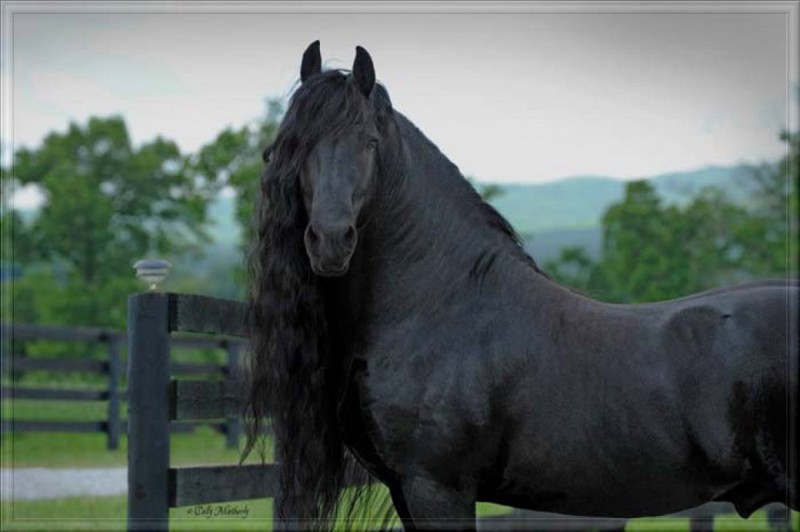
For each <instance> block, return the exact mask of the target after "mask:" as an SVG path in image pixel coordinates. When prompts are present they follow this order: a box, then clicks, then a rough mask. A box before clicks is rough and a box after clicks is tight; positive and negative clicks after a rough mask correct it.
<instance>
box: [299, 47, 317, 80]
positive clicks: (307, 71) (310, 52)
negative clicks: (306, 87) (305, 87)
mask: <svg viewBox="0 0 800 532" xmlns="http://www.w3.org/2000/svg"><path fill="white" fill-rule="evenodd" d="M320 72H322V56H320V55H319V41H314V42H312V43H311V44H309V45H308V48H306V51H305V52H303V63H302V64H301V65H300V81H301V82H303V83H305V82H306V80H307V79H308V78H310V77H311V76H314V75H316V74H319V73H320Z"/></svg>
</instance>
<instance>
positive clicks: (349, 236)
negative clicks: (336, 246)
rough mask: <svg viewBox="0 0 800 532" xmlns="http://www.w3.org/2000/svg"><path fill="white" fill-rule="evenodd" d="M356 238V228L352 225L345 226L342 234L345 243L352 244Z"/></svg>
mask: <svg viewBox="0 0 800 532" xmlns="http://www.w3.org/2000/svg"><path fill="white" fill-rule="evenodd" d="M355 240H356V228H355V227H353V226H352V225H351V226H350V227H348V228H347V232H346V233H345V234H344V241H345V243H347V245H352V244H353V242H355Z"/></svg>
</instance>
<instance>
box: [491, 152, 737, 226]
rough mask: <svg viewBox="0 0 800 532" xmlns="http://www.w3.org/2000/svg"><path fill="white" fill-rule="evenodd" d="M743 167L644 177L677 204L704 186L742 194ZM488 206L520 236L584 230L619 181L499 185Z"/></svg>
mask: <svg viewBox="0 0 800 532" xmlns="http://www.w3.org/2000/svg"><path fill="white" fill-rule="evenodd" d="M746 173H747V167H746V166H731V167H718V166H710V167H706V168H701V169H699V170H694V171H691V172H676V173H669V174H662V175H657V176H653V177H650V178H646V179H647V180H648V181H650V182H651V183H653V184H654V185H655V187H656V190H657V191H658V193H659V194H660V195H661V197H662V198H664V200H665V201H666V202H667V203H677V204H681V203H684V202H685V201H687V200H688V199H689V198H691V197H692V196H693V195H694V194H696V193H697V192H698V191H699V190H700V189H702V188H703V187H706V186H720V187H723V188H724V189H725V190H726V191H728V192H729V193H731V194H732V197H733V199H735V200H738V201H742V200H743V199H744V198H745V194H744V191H743V187H742V186H741V185H740V184H739V181H740V180H741V179H742V177H743V176H744V175H745V174H746ZM501 189H502V194H500V195H499V196H497V197H496V198H495V199H493V200H492V202H491V203H492V205H494V207H495V208H496V209H497V210H498V211H499V212H500V213H501V214H502V215H503V216H505V217H506V218H507V219H508V221H509V222H511V225H513V226H514V228H515V229H516V230H517V232H518V233H520V234H522V235H529V234H531V233H534V234H535V233H537V232H540V231H552V230H554V229H566V228H569V229H578V228H581V229H587V228H590V227H596V226H599V225H600V221H601V219H602V216H603V213H604V212H605V210H606V209H607V208H608V206H609V205H611V204H612V203H614V202H617V201H620V200H621V199H622V198H623V195H624V192H625V181H622V180H620V179H615V178H612V177H605V176H580V177H570V178H567V179H560V180H558V181H553V182H551V183H541V184H530V185H502V186H501Z"/></svg>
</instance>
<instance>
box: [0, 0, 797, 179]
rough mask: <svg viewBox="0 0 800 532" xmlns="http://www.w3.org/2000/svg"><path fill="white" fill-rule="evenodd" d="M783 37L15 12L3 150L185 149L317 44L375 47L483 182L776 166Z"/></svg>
mask: <svg viewBox="0 0 800 532" xmlns="http://www.w3.org/2000/svg"><path fill="white" fill-rule="evenodd" d="M99 5H102V4H99ZM176 6H177V7H176V8H175V10H176V11H177V10H179V9H180V5H179V4H176ZM98 11H100V10H98ZM787 38H788V37H787V26H786V18H785V16H784V15H781V14H747V15H744V14H739V15H725V14H713V15H711V14H707V15H702V14H693V15H688V14H687V15H681V14H594V15H592V14H560V15H559V14H513V15H502V14H480V15H466V14H444V15H431V14H421V15H411V14H405V15H398V14H391V15H378V14H370V15H352V14H349V15H348V14H338V15H337V14H328V15H309V14H295V15H290V14H266V13H261V14H258V13H256V14H224V13H205V14H199V13H198V14H189V13H186V14H157V13H150V14H80V13H71V14H45V13H36V14H20V13H16V14H14V17H13V31H12V34H11V41H12V43H11V44H12V45H13V69H11V68H10V65H9V64H8V61H4V62H3V64H2V65H0V67H2V76H4V77H8V79H9V80H10V82H11V85H12V86H13V95H12V96H13V99H12V106H13V138H12V139H9V138H4V139H3V143H4V146H5V147H8V146H9V144H10V143H11V142H12V140H13V148H14V149H16V148H19V147H20V146H29V147H34V146H37V145H38V144H39V143H40V142H41V140H42V138H43V137H44V135H45V134H46V133H47V132H49V131H51V130H60V131H63V130H65V129H66V126H67V124H68V122H69V121H71V120H72V121H78V122H81V123H83V122H85V121H86V120H87V118H88V117H89V116H92V115H100V116H108V115H111V114H117V113H118V114H121V115H123V116H124V117H125V120H126V122H127V124H128V127H129V129H130V132H131V135H132V138H133V140H134V142H135V143H141V142H144V141H148V140H150V139H152V138H154V137H155V136H156V135H163V136H165V137H167V138H170V139H173V140H175V141H176V142H177V143H178V144H179V146H180V147H181V149H182V150H183V151H184V152H191V151H193V150H196V149H197V148H198V147H200V146H201V145H203V144H204V143H206V142H209V141H210V140H212V139H213V138H214V137H215V136H216V134H217V133H218V132H219V131H220V130H222V129H223V128H224V127H226V126H238V125H241V124H244V123H246V122H248V121H250V120H252V119H254V118H256V117H257V116H259V114H260V113H262V111H263V109H264V101H265V99H266V98H273V97H279V98H284V99H285V98H286V97H287V96H288V95H289V94H290V91H291V89H292V87H293V86H294V83H295V81H296V79H297V76H298V73H299V64H300V57H301V54H302V52H303V50H304V49H305V47H306V46H307V45H308V44H309V43H310V42H311V41H313V40H315V39H320V40H321V41H322V55H323V61H324V64H325V65H327V66H329V67H346V68H349V67H350V65H351V64H352V60H353V57H354V48H355V45H357V44H358V45H362V46H364V47H365V48H367V49H368V50H369V51H370V53H371V54H372V57H373V60H374V62H375V67H376V73H377V76H378V79H379V80H380V81H381V82H382V83H383V84H384V85H385V86H386V87H387V89H388V90H389V94H390V95H391V97H392V101H393V103H394V106H395V107H396V108H397V109H399V110H400V111H401V112H403V113H404V114H405V115H406V116H407V117H409V118H410V119H411V120H412V121H413V122H415V123H416V124H417V125H418V126H419V127H420V128H421V129H422V131H423V132H425V133H426V134H427V135H428V137H429V138H431V139H432V140H433V141H434V142H435V143H436V144H437V145H438V146H439V147H440V148H441V149H442V151H443V152H444V153H445V154H446V155H447V156H448V157H449V158H450V159H451V160H452V161H453V162H455V163H456V164H457V165H458V166H459V167H460V168H461V170H462V172H464V173H465V174H466V175H470V176H474V177H476V178H477V179H479V180H481V181H485V182H538V181H549V180H553V179H558V178H562V177H566V176H573V175H586V174H592V175H608V176H613V177H620V178H626V179H629V178H635V177H641V176H647V175H653V174H657V173H662V172H668V171H676V170H687V169H693V168H697V167H700V166H704V165H712V164H714V165H728V164H734V163H737V162H755V161H761V160H774V159H777V158H779V157H780V156H782V155H783V153H784V147H783V145H782V143H780V142H779V141H778V139H777V136H778V133H779V131H780V130H781V128H784V127H786V125H787V113H788V98H789V95H790V93H791V89H790V85H791V83H792V80H789V79H788V75H789V74H788V71H787ZM3 39H4V42H3V44H4V45H5V44H6V43H7V42H8V35H6V34H4V35H3ZM4 151H6V150H4Z"/></svg>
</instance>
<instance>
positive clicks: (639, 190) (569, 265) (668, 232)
mask: <svg viewBox="0 0 800 532" xmlns="http://www.w3.org/2000/svg"><path fill="white" fill-rule="evenodd" d="M781 138H782V139H783V140H784V141H786V143H787V155H786V156H785V157H784V158H783V160H782V161H781V162H780V164H778V165H777V166H775V165H768V164H764V165H760V166H757V167H753V169H752V171H751V174H750V176H749V177H748V179H747V181H746V182H745V183H743V185H744V186H747V187H748V188H749V190H750V202H749V203H748V204H747V205H740V204H737V203H734V202H733V201H731V200H730V199H728V197H727V196H726V194H725V192H724V191H723V190H720V189H716V188H706V189H703V190H702V191H701V192H700V193H699V194H697V195H696V196H695V197H694V198H692V200H691V201H690V202H689V203H688V204H687V205H686V206H684V207H678V206H675V205H664V204H663V202H662V200H661V198H660V197H659V196H658V194H657V193H656V191H655V189H654V188H653V186H652V185H651V184H650V183H648V182H647V181H634V182H631V183H628V184H627V185H626V188H625V196H624V198H623V199H622V201H620V202H618V203H616V204H613V205H611V206H610V207H609V208H608V209H607V210H606V212H605V215H604V216H603V220H602V224H603V247H602V257H601V258H600V259H599V260H598V261H597V262H594V261H592V260H591V259H590V258H589V257H588V256H587V254H586V253H585V252H584V251H583V250H582V249H580V248H567V249H564V250H562V252H561V256H560V257H559V259H558V260H557V261H554V262H551V263H549V264H547V265H546V266H547V268H548V269H549V270H550V271H551V272H552V273H553V275H554V277H556V278H557V279H559V280H561V281H562V282H564V283H566V284H568V285H570V286H573V287H575V288H577V289H579V290H582V291H585V292H587V293H589V294H591V295H593V296H595V297H598V298H600V299H604V300H608V301H617V302H644V301H658V300H664V299H671V298H675V297H680V296H682V295H686V294H690V293H694V292H698V291H701V290H705V289H708V288H712V287H715V286H721V285H725V284H731V283H735V282H739V281H743V280H746V279H751V278H756V277H781V276H785V275H787V274H788V273H790V272H796V269H795V268H796V265H797V247H796V246H795V245H792V242H795V241H796V239H797V218H796V213H797V193H796V191H797V190H798V147H800V143H799V142H798V136H797V135H789V134H784V135H782V137H781ZM792 187H794V188H792ZM792 190H794V191H795V193H794V194H792ZM790 251H791V257H793V258H792V259H791V260H790ZM793 265H794V266H793Z"/></svg>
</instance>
